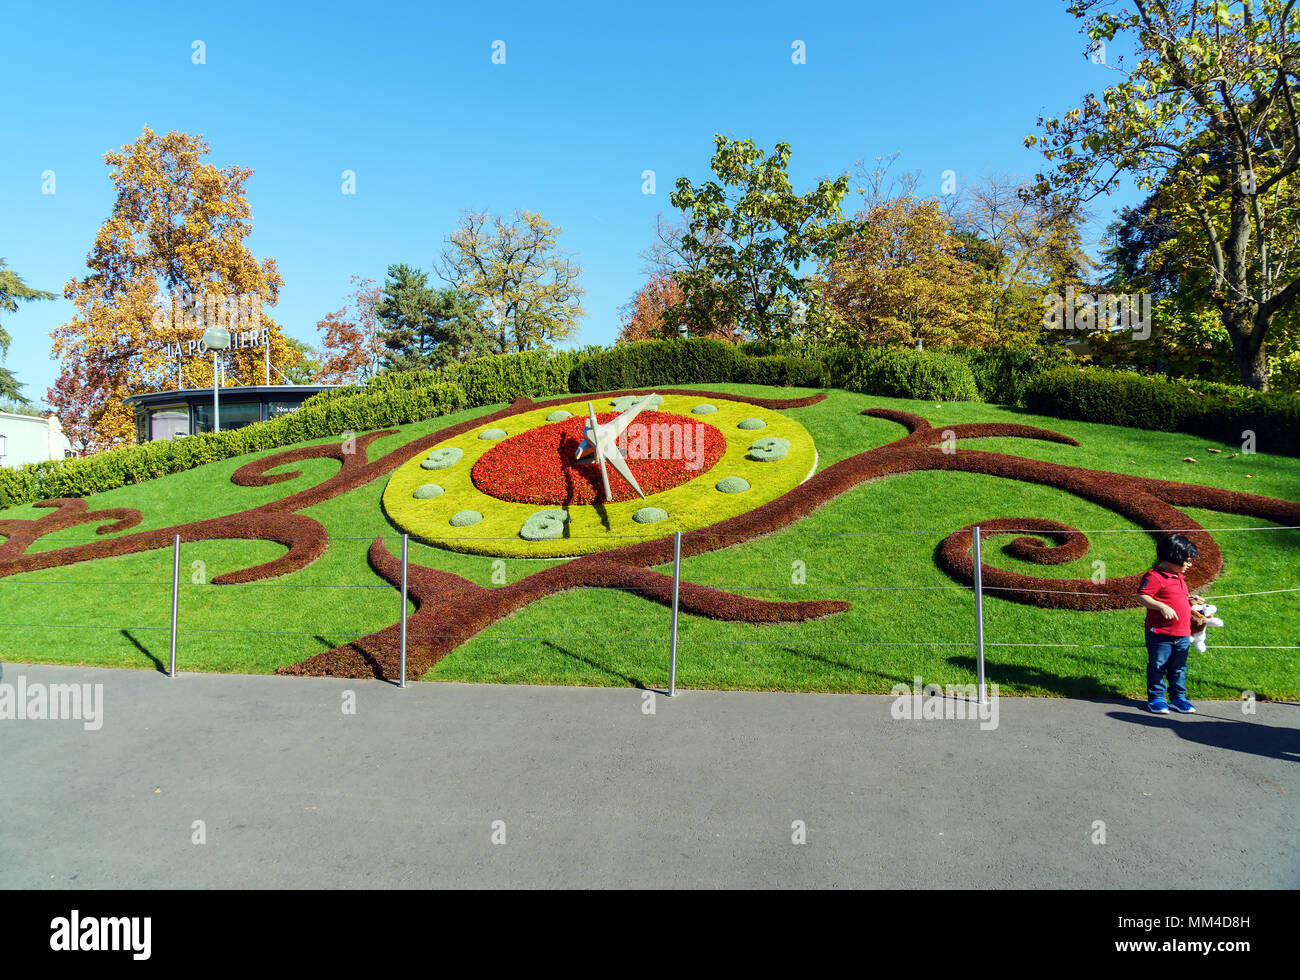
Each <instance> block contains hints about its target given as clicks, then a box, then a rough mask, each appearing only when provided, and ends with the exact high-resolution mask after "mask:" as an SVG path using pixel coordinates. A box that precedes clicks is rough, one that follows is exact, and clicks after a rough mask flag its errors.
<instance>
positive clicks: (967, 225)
mask: <svg viewBox="0 0 1300 980" xmlns="http://www.w3.org/2000/svg"><path fill="white" fill-rule="evenodd" d="M947 208H948V209H949V211H950V212H951V214H952V216H953V227H954V230H955V231H956V232H957V233H958V237H959V239H960V241H961V248H960V249H959V252H958V256H959V257H961V258H964V259H966V260H968V261H970V262H971V264H972V265H974V266H975V267H976V268H978V269H979V271H980V276H981V279H982V281H983V284H984V287H985V288H984V292H983V295H984V303H985V305H986V309H987V315H988V318H989V322H990V326H991V329H992V332H993V335H994V337H996V338H997V340H998V341H999V342H1001V343H1018V342H1019V343H1024V342H1030V341H1033V340H1035V339H1037V337H1038V334H1039V332H1040V330H1041V329H1042V320H1043V306H1042V298H1043V296H1045V295H1047V294H1049V293H1060V294H1063V293H1064V292H1065V289H1066V287H1067V286H1071V285H1072V286H1074V287H1075V288H1076V289H1080V288H1081V287H1083V286H1085V285H1086V283H1087V282H1088V281H1089V277H1090V276H1091V273H1092V271H1093V266H1092V262H1091V260H1090V259H1089V258H1088V257H1087V255H1086V254H1085V253H1084V251H1083V244H1082V235H1081V234H1080V231H1079V228H1080V226H1081V225H1082V223H1083V216H1082V215H1081V214H1080V213H1079V209H1078V206H1077V205H1076V204H1075V203H1074V202H1071V201H1067V200H1065V199H1063V198H1061V197H1060V196H1059V195H1056V196H1054V195H1051V194H1039V193H1036V192H1035V190H1034V188H1033V187H1032V185H1031V184H1029V183H1028V182H1026V181H1022V180H1019V179H1017V178H1014V177H1009V176H1006V175H1001V174H998V175H992V176H988V177H984V178H982V179H980V180H978V181H975V182H973V183H971V184H970V185H969V186H967V187H965V188H963V190H962V191H961V193H960V194H959V195H956V196H955V198H954V199H953V200H952V201H951V202H950V203H949V204H948V205H947Z"/></svg>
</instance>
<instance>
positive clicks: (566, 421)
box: [383, 392, 817, 558]
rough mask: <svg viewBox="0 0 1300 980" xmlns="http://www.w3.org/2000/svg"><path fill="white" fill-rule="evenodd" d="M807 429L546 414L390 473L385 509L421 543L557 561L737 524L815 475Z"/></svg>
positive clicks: (492, 427)
mask: <svg viewBox="0 0 1300 980" xmlns="http://www.w3.org/2000/svg"><path fill="white" fill-rule="evenodd" d="M816 468H817V450H816V447H815V446H814V444H813V440H812V437H811V436H810V435H809V434H808V431H807V430H806V429H804V427H803V426H802V425H800V424H799V423H798V422H796V421H795V420H794V419H792V418H790V417H789V416H787V415H782V414H780V413H778V412H775V411H772V410H771V409H768V408H765V407H762V406H759V405H755V404H752V403H747V402H742V401H733V400H730V399H727V398H725V397H718V395H717V393H710V394H709V395H708V396H707V397H704V396H702V395H695V394H689V395H683V394H658V393H653V392H652V393H649V394H643V395H625V396H622V397H609V396H604V397H602V398H600V399H599V401H597V400H582V399H580V398H579V399H575V400H574V401H573V402H571V403H565V404H562V405H556V404H554V403H551V404H548V405H547V406H546V407H545V408H540V409H536V410H533V411H523V412H520V413H518V414H515V415H511V416H509V417H507V418H502V419H497V420H495V421H492V422H487V423H484V424H483V425H480V426H477V427H475V428H473V429H471V430H469V431H467V432H464V433H461V434H460V435H457V436H454V437H452V438H450V439H446V440H444V441H442V442H439V443H437V444H436V445H434V446H433V447H431V448H430V449H427V450H421V451H420V452H419V453H418V454H416V455H413V456H412V457H411V458H410V459H409V460H408V461H407V462H406V463H404V464H403V465H402V466H401V467H399V468H398V469H397V471H396V472H394V473H393V475H392V477H391V478H390V479H389V481H388V485H387V487H386V488H385V490H384V497H383V503H384V510H385V512H386V513H387V514H388V516H389V518H390V519H391V520H392V521H393V522H394V523H395V524H396V525H397V526H398V527H399V528H401V529H402V530H404V531H406V532H408V533H409V534H411V535H412V537H415V538H417V539H419V540H421V541H423V542H425V543H427V544H431V545H436V546H438V547H442V548H449V549H451V550H454V551H461V552H468V553H474V554H487V555H502V556H510V557H526V558H562V557H572V556H576V555H584V554H590V553H592V552H596V551H604V550H608V549H611V548H618V547H621V546H623V545H626V544H628V543H629V542H630V541H633V540H636V539H650V538H661V537H663V536H665V535H671V534H672V533H673V532H674V531H690V530H695V529H698V528H701V527H705V526H708V525H710V524H714V523H716V522H717V521H719V520H725V519H726V518H729V517H735V516H737V515H739V514H742V513H744V512H746V511H749V510H752V509H753V508H755V507H757V506H760V505H762V504H765V503H768V502H769V501H772V500H775V499H777V498H778V497H780V496H782V495H784V494H785V493H787V492H789V491H790V490H792V489H794V488H795V487H797V486H799V484H801V483H803V482H804V481H805V480H807V479H808V478H809V477H811V476H812V475H813V473H814V472H815V471H816Z"/></svg>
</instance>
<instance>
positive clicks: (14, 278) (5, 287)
mask: <svg viewBox="0 0 1300 980" xmlns="http://www.w3.org/2000/svg"><path fill="white" fill-rule="evenodd" d="M54 298H55V296H54V293H47V292H46V291H45V290H43V289H33V288H32V287H31V286H29V285H27V283H25V282H23V280H22V277H21V276H19V275H18V273H16V272H14V270H13V269H10V268H9V266H8V263H6V262H5V260H4V259H0V312H3V313H16V312H17V311H18V303H19V302H20V301H21V302H24V303H30V302H31V301H32V300H38V299H54ZM12 340H13V338H12V337H10V336H9V333H8V332H7V331H6V330H5V328H4V324H3V323H0V361H3V360H4V358H5V355H6V354H8V353H9V344H10V343H11V342H12ZM22 387H23V386H22V385H21V384H19V383H18V380H17V379H16V378H15V377H14V376H13V373H12V372H10V371H9V370H7V369H6V368H3V367H0V398H12V399H13V400H14V401H16V402H18V403H19V404H23V405H25V404H28V402H27V399H25V398H24V397H23V396H22V393H21V390H22Z"/></svg>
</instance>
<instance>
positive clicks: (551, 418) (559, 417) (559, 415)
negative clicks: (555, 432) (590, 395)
mask: <svg viewBox="0 0 1300 980" xmlns="http://www.w3.org/2000/svg"><path fill="white" fill-rule="evenodd" d="M571 418H573V413H572V412H566V411H565V410H564V409H562V408H557V409H556V410H555V411H554V412H552V413H551V414H550V415H548V416H546V421H548V422H563V421H564V420H565V419H571Z"/></svg>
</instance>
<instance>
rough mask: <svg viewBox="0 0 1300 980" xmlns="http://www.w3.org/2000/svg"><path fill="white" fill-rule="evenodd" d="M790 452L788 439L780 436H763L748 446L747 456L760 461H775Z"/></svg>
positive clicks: (783, 457)
mask: <svg viewBox="0 0 1300 980" xmlns="http://www.w3.org/2000/svg"><path fill="white" fill-rule="evenodd" d="M789 452H790V440H789V439H782V438H781V437H780V436H764V437H763V438H762V439H758V440H756V441H755V442H754V444H753V445H752V446H750V447H749V453H748V455H749V458H750V459H755V460H758V461H759V462H760V463H775V462H777V461H778V460H782V459H785V457H786V454H787V453H789Z"/></svg>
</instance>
